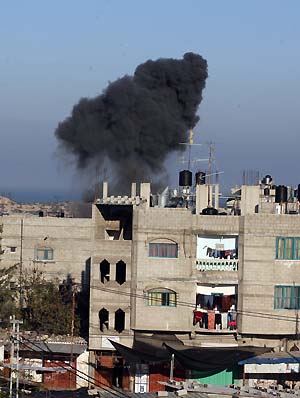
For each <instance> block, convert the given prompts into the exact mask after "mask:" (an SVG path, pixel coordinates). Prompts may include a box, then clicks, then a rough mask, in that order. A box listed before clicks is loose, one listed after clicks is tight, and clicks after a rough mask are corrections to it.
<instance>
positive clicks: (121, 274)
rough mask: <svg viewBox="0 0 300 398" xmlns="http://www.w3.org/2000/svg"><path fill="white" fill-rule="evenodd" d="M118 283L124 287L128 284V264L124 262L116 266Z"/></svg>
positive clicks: (119, 262)
mask: <svg viewBox="0 0 300 398" xmlns="http://www.w3.org/2000/svg"><path fill="white" fill-rule="evenodd" d="M116 282H118V284H119V285H123V283H124V282H126V264H125V263H124V261H122V260H120V261H118V262H117V264H116Z"/></svg>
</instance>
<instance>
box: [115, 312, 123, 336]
mask: <svg viewBox="0 0 300 398" xmlns="http://www.w3.org/2000/svg"><path fill="white" fill-rule="evenodd" d="M124 329H125V312H124V311H122V310H121V308H119V309H118V310H117V311H116V312H115V330H116V331H117V332H118V333H121V332H123V330H124Z"/></svg>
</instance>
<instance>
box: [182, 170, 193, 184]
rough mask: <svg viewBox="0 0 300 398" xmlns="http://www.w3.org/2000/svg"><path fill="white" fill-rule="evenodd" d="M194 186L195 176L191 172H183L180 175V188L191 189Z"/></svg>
mask: <svg viewBox="0 0 300 398" xmlns="http://www.w3.org/2000/svg"><path fill="white" fill-rule="evenodd" d="M192 184H193V175H192V172H191V171H190V170H182V171H181V172H180V173H179V186H180V187H191V186H192Z"/></svg>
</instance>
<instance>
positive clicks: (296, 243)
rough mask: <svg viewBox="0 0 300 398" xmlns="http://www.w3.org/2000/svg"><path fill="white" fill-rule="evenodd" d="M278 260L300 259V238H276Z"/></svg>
mask: <svg viewBox="0 0 300 398" xmlns="http://www.w3.org/2000/svg"><path fill="white" fill-rule="evenodd" d="M276 259H277V260H300V238H282V237H278V238H276Z"/></svg>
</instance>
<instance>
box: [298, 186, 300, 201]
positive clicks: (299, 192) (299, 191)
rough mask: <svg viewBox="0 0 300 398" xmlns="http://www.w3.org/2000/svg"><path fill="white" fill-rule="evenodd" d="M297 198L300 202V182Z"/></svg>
mask: <svg viewBox="0 0 300 398" xmlns="http://www.w3.org/2000/svg"><path fill="white" fill-rule="evenodd" d="M297 199H298V201H299V202H300V184H299V185H298V189H297Z"/></svg>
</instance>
